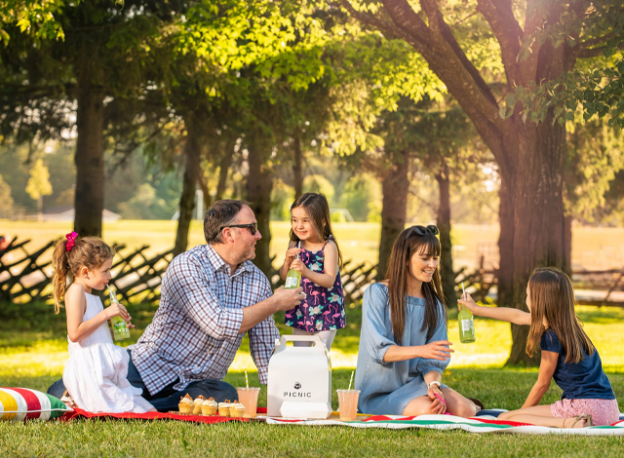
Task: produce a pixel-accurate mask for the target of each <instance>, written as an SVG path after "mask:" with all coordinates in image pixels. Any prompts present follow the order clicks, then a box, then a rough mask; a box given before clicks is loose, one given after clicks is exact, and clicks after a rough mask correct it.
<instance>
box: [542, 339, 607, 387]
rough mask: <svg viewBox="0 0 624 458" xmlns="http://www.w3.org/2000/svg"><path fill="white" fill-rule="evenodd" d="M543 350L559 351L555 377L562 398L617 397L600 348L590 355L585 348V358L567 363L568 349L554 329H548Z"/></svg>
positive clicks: (543, 341) (543, 342)
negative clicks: (601, 358) (604, 366)
mask: <svg viewBox="0 0 624 458" xmlns="http://www.w3.org/2000/svg"><path fill="white" fill-rule="evenodd" d="M540 346H541V348H542V350H545V351H552V352H554V353H559V358H558V359H557V368H556V369H555V373H554V374H553V378H554V379H555V382H556V383H557V385H559V388H561V389H562V390H563V395H562V396H561V399H615V395H614V394H613V389H612V388H611V384H610V383H609V379H608V378H607V376H606V375H605V373H604V371H603V370H602V362H601V361H600V355H598V350H594V352H593V353H592V355H591V356H588V355H587V353H586V352H585V350H584V349H583V360H582V361H579V362H578V363H566V362H565V359H566V351H565V350H564V349H563V346H562V345H561V342H560V341H559V338H558V337H557V335H556V334H555V332H554V331H553V330H552V329H547V330H546V332H544V334H542V339H541V340H540Z"/></svg>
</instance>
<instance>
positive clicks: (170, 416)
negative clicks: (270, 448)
mask: <svg viewBox="0 0 624 458" xmlns="http://www.w3.org/2000/svg"><path fill="white" fill-rule="evenodd" d="M78 417H85V418H107V417H110V418H127V419H133V420H180V421H192V422H196V423H225V422H228V421H250V419H249V418H235V417H219V416H214V417H212V416H211V417H204V416H203V415H179V414H175V413H164V412H146V413H130V412H125V413H93V412H87V411H86V410H82V409H80V408H78V407H74V411H73V412H69V413H67V414H65V415H63V416H62V417H61V420H63V421H71V420H73V419H74V418H78Z"/></svg>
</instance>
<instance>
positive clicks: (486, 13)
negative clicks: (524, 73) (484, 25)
mask: <svg viewBox="0 0 624 458" xmlns="http://www.w3.org/2000/svg"><path fill="white" fill-rule="evenodd" d="M477 3H478V4H477V11H479V12H480V13H481V14H482V15H483V17H484V18H485V20H486V21H487V22H488V23H489V24H490V27H491V28H492V31H493V32H494V35H495V36H496V40H497V41H498V44H499V46H500V50H501V58H502V60H503V65H504V66H505V73H506V74H507V83H508V85H509V86H511V87H513V86H515V85H519V84H520V81H519V80H520V74H519V72H518V66H517V57H518V53H519V52H520V48H521V46H522V28H521V27H520V24H518V21H516V18H515V17H514V15H513V10H512V5H511V1H509V0H477Z"/></svg>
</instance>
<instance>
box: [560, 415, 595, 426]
mask: <svg viewBox="0 0 624 458" xmlns="http://www.w3.org/2000/svg"><path fill="white" fill-rule="evenodd" d="M568 420H572V424H571V425H570V422H569V421H568ZM588 420H589V419H588V418H587V416H586V415H580V416H578V417H569V418H564V419H563V427H564V428H585V427H586V426H589V425H588V424H587V423H588ZM566 425H570V426H566Z"/></svg>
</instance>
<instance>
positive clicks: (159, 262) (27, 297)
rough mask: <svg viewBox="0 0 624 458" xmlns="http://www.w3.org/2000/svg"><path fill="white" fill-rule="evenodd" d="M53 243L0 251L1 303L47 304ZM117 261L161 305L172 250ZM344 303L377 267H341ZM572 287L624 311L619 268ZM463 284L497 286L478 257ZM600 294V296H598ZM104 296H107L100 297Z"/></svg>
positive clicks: (482, 293)
mask: <svg viewBox="0 0 624 458" xmlns="http://www.w3.org/2000/svg"><path fill="white" fill-rule="evenodd" d="M56 242H57V240H52V241H50V242H48V243H46V244H45V245H43V246H41V247H40V248H37V249H34V250H33V251H32V252H30V251H29V250H28V249H27V248H28V247H27V246H28V245H29V244H31V243H32V242H31V240H23V241H20V240H19V239H18V238H14V239H13V240H11V241H10V242H9V243H8V245H7V246H4V247H0V302H5V303H6V302H9V303H10V302H16V303H25V302H30V301H40V302H43V301H47V300H50V296H51V294H52V285H51V277H52V265H51V258H52V251H53V249H54V244H55V243H56ZM115 249H116V251H117V256H116V257H115V259H117V261H116V262H115V263H114V264H113V266H112V269H111V270H112V272H113V279H112V281H111V283H112V284H113V285H114V286H115V288H116V290H117V293H118V295H119V296H121V297H120V299H121V300H123V301H126V302H130V303H149V304H154V305H157V304H158V303H159V301H160V285H161V283H162V277H163V275H164V273H165V271H166V270H167V267H168V266H169V263H170V262H171V260H172V259H173V250H168V251H165V252H162V253H158V254H152V255H150V254H148V250H149V246H148V245H144V246H142V247H140V248H136V249H134V250H128V248H127V247H126V246H125V245H117V246H115ZM340 274H341V277H342V282H343V289H344V292H345V301H346V303H347V304H352V303H355V302H358V301H359V300H360V299H361V298H362V296H363V294H364V290H365V289H366V287H367V286H368V285H370V284H371V283H372V282H373V281H374V280H375V277H376V275H377V266H376V265H371V264H370V263H359V264H356V263H353V262H352V261H346V262H345V263H344V265H343V268H342V269H341V272H340ZM269 278H270V281H271V283H272V285H273V286H274V287H278V286H281V285H282V284H283V282H282V280H281V279H280V277H279V273H278V271H277V269H275V268H274V269H273V272H272V273H271V275H269ZM573 281H574V283H575V288H583V289H590V290H593V291H594V292H596V291H598V292H601V291H606V293H604V297H603V298H599V299H598V300H583V301H582V303H583V304H587V305H598V306H602V305H608V306H618V307H624V301H622V300H619V301H618V300H617V299H614V296H616V295H619V296H621V295H622V294H621V293H620V292H619V291H620V290H624V268H623V269H611V270H604V271H578V272H574V274H573ZM461 282H464V286H465V287H466V288H471V289H472V290H473V291H474V292H473V293H472V296H473V297H474V298H475V300H481V301H485V300H486V298H487V297H488V295H490V293H491V290H492V288H493V287H494V286H495V285H496V270H494V269H492V268H488V269H486V268H485V267H484V258H483V257H481V260H480V264H479V267H478V268H477V269H475V270H474V271H468V270H467V269H466V268H461V269H460V270H459V271H457V272H456V273H455V283H456V285H458V287H459V285H460V284H461ZM601 295H602V294H599V296H601ZM104 297H106V295H104Z"/></svg>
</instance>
